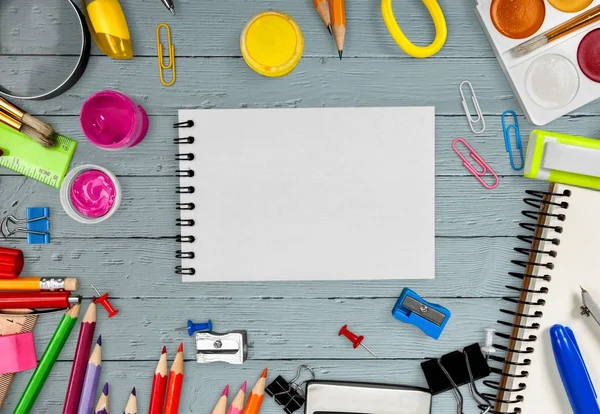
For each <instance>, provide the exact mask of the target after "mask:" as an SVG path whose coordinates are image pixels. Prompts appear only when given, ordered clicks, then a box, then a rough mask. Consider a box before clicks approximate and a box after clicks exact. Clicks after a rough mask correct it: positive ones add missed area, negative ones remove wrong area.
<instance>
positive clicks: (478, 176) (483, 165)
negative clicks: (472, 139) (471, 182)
mask: <svg viewBox="0 0 600 414" xmlns="http://www.w3.org/2000/svg"><path fill="white" fill-rule="evenodd" d="M459 142H460V143H461V144H463V145H464V146H465V147H466V148H467V149H468V150H469V156H470V157H471V158H472V159H473V160H474V161H475V162H476V163H477V164H478V165H479V166H480V167H481V171H477V170H476V169H475V167H474V166H473V165H472V164H471V161H469V160H468V159H467V158H466V157H465V156H464V155H463V154H462V153H461V152H460V150H459V149H458V148H457V147H456V144H457V143H459ZM452 148H453V149H454V152H456V155H458V156H459V157H460V159H461V160H462V161H463V165H464V166H465V168H466V169H467V170H469V171H470V172H471V174H473V176H474V177H475V178H476V179H477V181H479V182H480V183H481V185H483V186H484V187H485V188H487V189H488V190H492V189H494V188H496V187H498V184H499V183H500V179H499V178H498V175H497V174H496V173H495V172H494V170H492V168H491V167H490V166H489V165H487V163H486V162H485V161H484V160H483V158H481V156H480V155H479V154H477V153H476V152H475V150H474V149H473V148H471V146H470V145H469V144H467V141H465V140H464V139H462V138H456V139H455V140H454V141H452ZM488 172H489V173H490V174H491V175H492V176H493V177H494V179H495V182H494V183H493V184H491V185H490V184H488V183H486V182H485V181H484V180H483V178H482V177H485V176H486V175H487V173H488Z"/></svg>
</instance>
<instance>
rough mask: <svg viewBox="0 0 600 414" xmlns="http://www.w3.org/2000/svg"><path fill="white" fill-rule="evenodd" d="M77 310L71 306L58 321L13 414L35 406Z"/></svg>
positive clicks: (69, 332) (26, 412)
mask: <svg viewBox="0 0 600 414" xmlns="http://www.w3.org/2000/svg"><path fill="white" fill-rule="evenodd" d="M79 308H80V306H79V305H75V306H73V307H72V308H71V309H69V310H68V311H67V313H65V315H64V316H63V317H62V319H61V320H60V323H59V324H58V328H56V331H55V332H54V335H52V339H50V342H49V343H48V347H47V348H46V350H45V351H44V355H42V359H40V363H39V364H38V367H37V368H36V369H35V371H34V372H33V374H32V375H31V378H30V379H29V383H28V384H27V387H25V391H23V395H22V396H21V399H20V400H19V403H18V404H17V407H16V408H15V411H14V412H13V414H28V413H29V412H30V411H31V408H32V407H33V404H35V400H36V399H37V397H38V395H40V391H42V388H43V387H44V383H45V382H46V379H47V378H48V375H50V371H52V367H53V366H54V363H55V362H56V360H57V359H58V355H59V354H60V351H62V349H63V347H64V346H65V343H66V342H67V339H69V335H70V334H71V331H72V330H73V327H74V326H75V323H76V322H77V317H78V316H79Z"/></svg>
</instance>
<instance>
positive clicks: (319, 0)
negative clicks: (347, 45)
mask: <svg viewBox="0 0 600 414" xmlns="http://www.w3.org/2000/svg"><path fill="white" fill-rule="evenodd" d="M313 5H314V6H315V10H316V11H317V13H318V14H319V17H320V18H321V20H323V24H324V25H325V27H326V28H327V30H328V31H329V34H333V33H332V32H331V14H330V13H329V3H328V1H327V0H313Z"/></svg>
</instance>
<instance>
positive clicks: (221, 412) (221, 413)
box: [210, 385, 229, 414]
mask: <svg viewBox="0 0 600 414" xmlns="http://www.w3.org/2000/svg"><path fill="white" fill-rule="evenodd" d="M228 395H229V385H227V386H226V387H225V389H224V390H223V393H222V394H221V397H220V398H219V401H217V404H216V405H215V408H213V410H212V412H211V413H210V414H225V412H226V411H227V396H228Z"/></svg>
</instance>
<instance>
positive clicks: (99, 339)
mask: <svg viewBox="0 0 600 414" xmlns="http://www.w3.org/2000/svg"><path fill="white" fill-rule="evenodd" d="M96 343H97V344H98V345H100V346H102V335H99V336H98V340H97V341H96Z"/></svg>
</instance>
